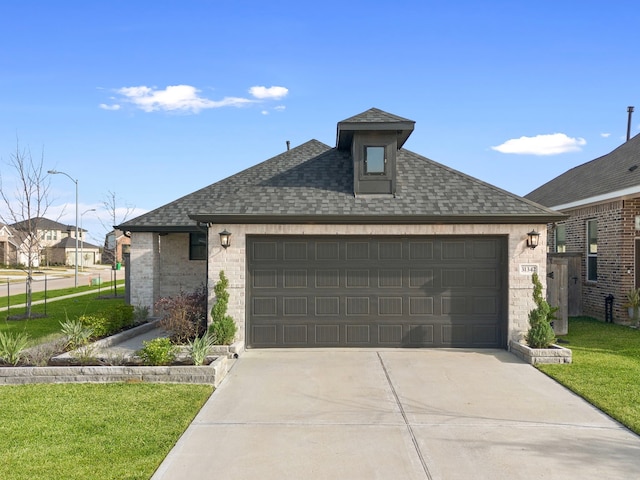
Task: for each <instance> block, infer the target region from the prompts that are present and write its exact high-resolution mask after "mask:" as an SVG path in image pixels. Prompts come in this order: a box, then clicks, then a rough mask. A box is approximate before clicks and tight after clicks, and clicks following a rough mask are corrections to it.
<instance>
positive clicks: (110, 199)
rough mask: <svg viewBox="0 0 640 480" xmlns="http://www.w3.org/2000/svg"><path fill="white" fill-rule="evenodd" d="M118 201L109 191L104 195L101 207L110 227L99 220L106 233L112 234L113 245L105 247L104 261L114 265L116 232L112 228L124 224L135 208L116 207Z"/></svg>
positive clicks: (114, 194) (126, 206)
mask: <svg viewBox="0 0 640 480" xmlns="http://www.w3.org/2000/svg"><path fill="white" fill-rule="evenodd" d="M119 200H120V199H118V197H117V195H116V193H115V192H112V191H109V192H108V193H107V195H105V198H104V200H103V201H102V205H103V206H104V209H105V210H106V211H107V213H108V214H109V219H110V220H111V225H107V224H106V222H104V221H102V220H100V223H102V226H103V227H104V228H105V230H106V231H107V232H108V233H109V232H113V241H112V243H113V245H105V249H104V251H103V255H104V256H106V260H108V262H109V263H113V264H114V265H115V263H116V249H117V240H116V238H117V235H116V233H117V232H115V231H114V228H113V227H114V226H115V225H119V224H121V223H124V222H126V221H127V219H128V218H129V215H131V214H132V213H133V212H134V211H135V206H131V205H128V204H125V206H124V207H118V202H119Z"/></svg>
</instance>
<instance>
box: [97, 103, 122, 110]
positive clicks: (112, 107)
mask: <svg viewBox="0 0 640 480" xmlns="http://www.w3.org/2000/svg"><path fill="white" fill-rule="evenodd" d="M100 108H101V109H103V110H120V105H118V104H117V103H115V104H113V105H107V104H106V103H101V104H100Z"/></svg>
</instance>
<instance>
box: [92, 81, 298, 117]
mask: <svg viewBox="0 0 640 480" xmlns="http://www.w3.org/2000/svg"><path fill="white" fill-rule="evenodd" d="M117 93H118V94H120V96H121V97H119V99H120V100H121V101H126V102H128V103H131V104H133V105H134V106H136V107H137V108H139V109H141V110H144V111H145V112H157V111H179V112H188V113H198V112H200V111H201V110H205V109H209V108H222V107H242V106H245V105H248V104H251V103H260V102H261V101H263V100H278V99H281V98H283V97H285V96H286V95H287V94H288V93H289V90H288V89H287V88H285V87H262V86H255V87H251V88H250V89H249V93H250V94H251V95H252V96H253V97H254V98H244V97H224V98H223V99H222V100H211V99H209V98H205V97H203V96H202V95H201V92H200V90H198V89H197V88H196V87H193V86H191V85H169V86H168V87H166V88H165V89H158V88H156V87H147V86H145V85H140V86H135V87H123V88H120V89H118V90H117ZM112 100H114V102H115V101H116V100H118V99H112ZM100 108H102V109H103V110H119V109H120V108H121V106H120V104H118V103H113V104H111V105H109V104H106V103H102V104H100ZM282 108H284V107H282Z"/></svg>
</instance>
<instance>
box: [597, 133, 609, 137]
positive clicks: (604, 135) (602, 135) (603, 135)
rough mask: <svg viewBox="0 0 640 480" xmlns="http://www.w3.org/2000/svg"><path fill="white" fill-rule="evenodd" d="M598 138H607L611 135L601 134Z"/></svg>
mask: <svg viewBox="0 0 640 480" xmlns="http://www.w3.org/2000/svg"><path fill="white" fill-rule="evenodd" d="M600 136H601V137H602V138H609V137H610V136H611V134H610V133H601V134H600Z"/></svg>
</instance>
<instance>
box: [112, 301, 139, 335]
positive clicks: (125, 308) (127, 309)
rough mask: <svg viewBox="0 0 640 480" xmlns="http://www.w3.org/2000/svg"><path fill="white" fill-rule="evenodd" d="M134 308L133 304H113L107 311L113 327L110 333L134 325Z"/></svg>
mask: <svg viewBox="0 0 640 480" xmlns="http://www.w3.org/2000/svg"><path fill="white" fill-rule="evenodd" d="M133 310H134V309H133V305H127V304H124V303H120V304H116V305H112V306H111V308H110V309H109V310H107V311H106V312H105V313H106V316H107V318H108V319H109V323H110V324H111V328H112V330H111V332H110V333H115V332H119V331H120V330H122V329H125V328H129V327H132V326H133V323H134V314H133Z"/></svg>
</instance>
